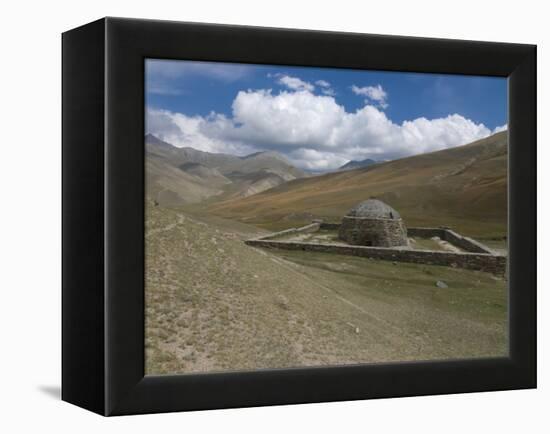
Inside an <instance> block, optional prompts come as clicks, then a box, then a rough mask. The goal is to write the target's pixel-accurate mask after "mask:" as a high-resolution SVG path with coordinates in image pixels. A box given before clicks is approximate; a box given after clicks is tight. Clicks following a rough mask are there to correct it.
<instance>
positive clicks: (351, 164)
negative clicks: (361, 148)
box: [338, 158, 377, 170]
mask: <svg viewBox="0 0 550 434" xmlns="http://www.w3.org/2000/svg"><path fill="white" fill-rule="evenodd" d="M376 163H377V161H375V160H372V159H370V158H367V159H365V160H360V161H357V160H351V161H348V162H347V163H346V164H344V165H343V166H340V167H339V168H338V170H353V169H359V168H361V167H368V166H372V165H373V164H376Z"/></svg>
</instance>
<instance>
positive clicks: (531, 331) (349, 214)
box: [62, 18, 536, 415]
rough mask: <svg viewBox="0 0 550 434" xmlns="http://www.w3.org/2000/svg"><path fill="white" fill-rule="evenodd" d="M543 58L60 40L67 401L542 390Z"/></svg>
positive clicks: (140, 31)
mask: <svg viewBox="0 0 550 434" xmlns="http://www.w3.org/2000/svg"><path fill="white" fill-rule="evenodd" d="M535 157H536V49H535V47H534V46H530V45H521V44H509V43H489V42H473V41H455V40H440V39H423V38H408V37H394V36H378V35H363V34H348V33H331V32H315V31H301V30H282V29H268V28H253V27H240V26H224V25H210V24H192V23H177V22H162V21H149V20H134V19H120V18H105V19H101V20H99V21H96V22H93V23H91V24H87V25H84V26H82V27H79V28H77V29H74V30H70V31H68V32H66V33H64V34H63V297H62V298H63V358H62V360H63V376H62V380H63V384H62V396H63V399H64V400H65V401H68V402H71V403H73V404H76V405H79V406H81V407H84V408H86V409H89V410H92V411H94V412H97V413H99V414H102V415H124V414H135V413H151V412H168V411H181V410H198V409H211V408H228V407H242V406H259V405H274V404H290V403H307V402H322V401H337V400H355V399H366V398H381V397H399V396H413V395H426V394H445V393H461V392H474V391H494V390H508V389H520V388H532V387H535V386H536V288H535V282H536V225H535V224H536V199H535V197H536V195H535V186H536V183H535V180H536V173H535Z"/></svg>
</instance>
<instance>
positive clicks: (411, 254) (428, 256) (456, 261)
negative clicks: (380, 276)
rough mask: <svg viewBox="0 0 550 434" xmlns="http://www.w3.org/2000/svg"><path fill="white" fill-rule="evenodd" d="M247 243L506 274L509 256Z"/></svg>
mask: <svg viewBox="0 0 550 434" xmlns="http://www.w3.org/2000/svg"><path fill="white" fill-rule="evenodd" d="M246 244H248V245H250V246H255V247H263V248H268V249H285V250H302V251H310V252H325V253H335V254H340V255H352V256H360V257H365V258H374V259H383V260H388V261H399V262H412V263H418V264H431V265H444V266H447V267H458V268H466V269H470V270H480V271H486V272H489V273H493V274H498V275H502V274H505V272H506V256H502V255H495V254H488V253H456V252H442V251H431V250H412V249H396V248H387V247H366V246H343V245H338V244H313V243H300V242H293V241H276V240H266V239H255V240H248V241H246Z"/></svg>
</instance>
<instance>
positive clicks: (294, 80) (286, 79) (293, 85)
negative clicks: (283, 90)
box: [277, 75, 315, 92]
mask: <svg viewBox="0 0 550 434" xmlns="http://www.w3.org/2000/svg"><path fill="white" fill-rule="evenodd" d="M277 82H278V83H279V84H281V85H283V86H286V87H288V88H289V89H291V90H307V91H309V92H313V90H314V89H315V86H313V85H312V84H311V83H308V82H307V81H303V80H301V79H300V78H298V77H292V76H290V75H281V76H279V79H278V80H277Z"/></svg>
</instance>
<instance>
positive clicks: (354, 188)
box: [209, 132, 508, 237]
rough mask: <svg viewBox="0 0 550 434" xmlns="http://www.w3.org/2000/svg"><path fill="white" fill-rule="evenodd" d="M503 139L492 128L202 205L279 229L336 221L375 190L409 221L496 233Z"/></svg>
mask: <svg viewBox="0 0 550 434" xmlns="http://www.w3.org/2000/svg"><path fill="white" fill-rule="evenodd" d="M507 144H508V136H507V132H502V133H497V134H494V135H492V136H490V137H487V138H485V139H482V140H478V141H476V142H473V143H470V144H468V145H464V146H458V147H455V148H450V149H445V150H442V151H437V152H431V153H427V154H420V155H415V156H412V157H407V158H402V159H399V160H393V161H387V162H378V163H377V164H370V165H368V166H367V167H360V168H358V169H356V170H340V171H336V172H332V173H327V174H323V175H319V176H311V177H307V178H301V179H296V180H293V181H290V182H286V183H284V184H281V185H279V186H277V187H274V188H272V189H270V190H269V191H264V192H262V193H260V194H257V195H254V196H251V197H247V198H242V199H238V200H232V201H222V202H217V203H214V204H211V205H210V206H209V210H210V211H211V212H213V213H215V214H217V215H219V216H221V217H226V218H230V219H237V220H242V221H246V222H247V223H252V224H257V225H259V226H264V227H266V228H285V227H289V225H291V226H295V225H296V224H302V223H306V222H308V221H311V219H312V218H325V219H328V220H335V221H339V220H340V219H341V218H342V216H343V215H345V213H346V212H347V211H348V210H349V209H350V208H351V207H353V206H354V205H356V204H357V203H358V202H361V201H363V200H366V199H368V198H369V197H371V196H375V197H377V198H379V199H381V200H382V201H384V202H386V203H388V204H389V205H391V206H392V207H394V208H395V209H396V210H397V211H399V212H400V214H401V215H402V216H403V218H404V219H405V222H406V224H408V225H410V226H439V225H445V226H452V227H454V228H456V229H458V230H460V231H461V232H464V233H465V234H468V235H472V236H479V235H481V236H484V237H502V236H505V235H506V228H507V189H508V186H507V179H508V178H507V174H508V172H507V162H508V147H507ZM350 163H353V162H350ZM348 165H349V163H348ZM348 165H344V167H345V166H348ZM351 166H353V164H352V165H351ZM348 167H349V166H348ZM299 219H302V220H303V221H298V220H299ZM291 220H292V221H291Z"/></svg>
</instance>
